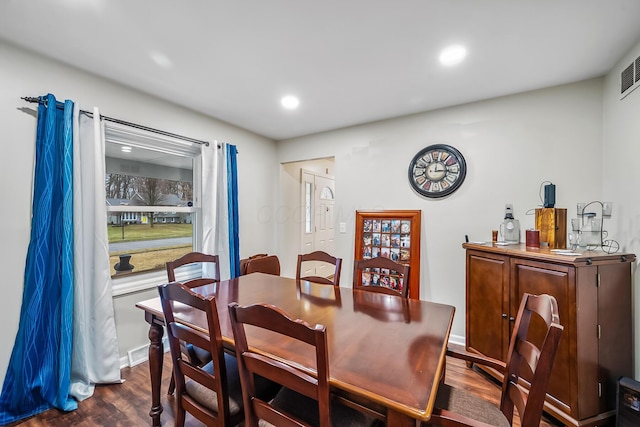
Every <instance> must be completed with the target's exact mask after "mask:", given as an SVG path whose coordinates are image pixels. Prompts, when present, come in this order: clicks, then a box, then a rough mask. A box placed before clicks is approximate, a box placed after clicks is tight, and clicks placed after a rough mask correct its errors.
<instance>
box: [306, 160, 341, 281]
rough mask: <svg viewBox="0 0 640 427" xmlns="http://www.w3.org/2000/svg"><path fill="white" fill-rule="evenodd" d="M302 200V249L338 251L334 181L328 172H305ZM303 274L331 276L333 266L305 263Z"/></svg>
mask: <svg viewBox="0 0 640 427" xmlns="http://www.w3.org/2000/svg"><path fill="white" fill-rule="evenodd" d="M301 192H302V196H303V197H302V200H303V212H304V213H305V221H303V222H304V226H303V230H302V232H303V233H302V234H303V235H302V251H303V253H309V252H313V251H324V252H327V253H329V254H333V253H334V252H335V227H334V225H335V218H334V209H335V180H334V178H333V177H331V176H329V175H322V174H316V173H312V172H308V171H304V170H303V171H302V189H301ZM302 268H303V274H304V275H311V276H320V277H329V276H331V275H332V274H333V273H334V269H333V266H332V265H329V264H326V263H321V262H305V263H304V264H303V266H302Z"/></svg>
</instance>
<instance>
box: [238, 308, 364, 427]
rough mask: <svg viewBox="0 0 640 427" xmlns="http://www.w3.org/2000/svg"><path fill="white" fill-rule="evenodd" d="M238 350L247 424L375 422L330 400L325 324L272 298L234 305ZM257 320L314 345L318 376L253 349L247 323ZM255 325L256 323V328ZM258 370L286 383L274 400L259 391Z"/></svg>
mask: <svg viewBox="0 0 640 427" xmlns="http://www.w3.org/2000/svg"><path fill="white" fill-rule="evenodd" d="M229 314H230V317H231V326H232V328H233V336H234V340H235V347H236V356H237V359H238V367H239V370H240V380H241V382H242V392H243V398H244V408H245V426H247V427H257V426H258V421H259V420H262V421H261V422H260V426H261V427H265V426H301V427H302V426H305V427H306V426H308V425H313V426H320V427H330V426H332V425H336V426H342V425H349V426H361V425H362V426H369V425H372V424H373V423H374V422H375V420H374V419H373V418H370V417H369V416H368V415H365V414H364V413H362V412H359V411H356V410H355V409H353V408H349V407H346V406H343V405H341V404H338V403H337V402H330V397H329V363H328V357H329V356H328V348H327V332H326V328H325V327H324V326H322V325H315V326H313V327H312V326H310V325H309V324H308V323H307V322H305V321H303V320H293V319H291V318H290V317H289V316H288V315H287V314H286V313H285V312H284V311H282V310H280V309H279V308H277V307H274V306H272V305H267V304H254V305H250V306H247V307H240V306H239V305H238V304H237V303H232V304H230V305H229ZM245 324H246V325H252V326H253V327H258V328H262V329H266V330H269V331H273V332H276V333H278V334H281V335H283V336H286V337H290V338H292V339H295V340H299V341H301V342H302V343H306V344H308V345H310V346H311V347H313V348H314V350H315V356H316V372H317V374H316V376H315V377H313V376H311V375H309V374H308V373H306V372H304V371H302V370H300V369H297V368H295V367H294V366H291V365H287V364H285V363H282V362H281V361H279V360H278V359H276V358H275V357H270V356H269V355H268V354H260V353H257V352H255V351H254V350H252V349H250V345H249V343H248V342H247V336H246V334H245V327H244V325H245ZM252 330H255V328H252ZM254 375H261V376H263V377H265V378H267V379H270V380H272V381H274V382H277V383H279V384H282V385H283V388H282V390H281V391H280V392H278V394H277V395H276V397H275V398H274V399H273V400H272V401H265V400H262V399H260V398H259V397H257V396H256V391H255V386H254V381H253V378H254Z"/></svg>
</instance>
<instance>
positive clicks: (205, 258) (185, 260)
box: [167, 252, 220, 288]
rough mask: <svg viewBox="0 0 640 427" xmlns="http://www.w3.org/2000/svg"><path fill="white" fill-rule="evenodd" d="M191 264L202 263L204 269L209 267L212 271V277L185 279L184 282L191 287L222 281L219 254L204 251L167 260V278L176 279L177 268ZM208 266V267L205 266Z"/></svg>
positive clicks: (173, 280)
mask: <svg viewBox="0 0 640 427" xmlns="http://www.w3.org/2000/svg"><path fill="white" fill-rule="evenodd" d="M189 264H201V266H202V267H203V271H204V270H205V269H207V270H208V271H212V272H213V274H212V275H211V276H212V277H208V278H198V279H193V280H189V281H188V282H187V281H184V282H183V284H184V285H187V286H189V287H191V288H195V287H198V286H203V285H208V284H210V283H213V282H214V281H215V282H218V281H220V259H219V258H218V255H209V254H203V253H202V252H189V253H188V254H186V255H183V256H181V257H180V258H178V259H175V260H173V261H169V262H167V278H168V279H169V282H175V281H176V274H175V270H176V269H177V268H179V267H183V266H186V265H189ZM205 266H206V267H205Z"/></svg>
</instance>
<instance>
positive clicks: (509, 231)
mask: <svg viewBox="0 0 640 427" xmlns="http://www.w3.org/2000/svg"><path fill="white" fill-rule="evenodd" d="M500 231H501V232H502V238H503V240H504V241H505V242H506V243H520V221H518V220H517V219H514V218H513V205H512V204H510V203H507V204H506V205H505V207H504V221H503V222H502V224H500Z"/></svg>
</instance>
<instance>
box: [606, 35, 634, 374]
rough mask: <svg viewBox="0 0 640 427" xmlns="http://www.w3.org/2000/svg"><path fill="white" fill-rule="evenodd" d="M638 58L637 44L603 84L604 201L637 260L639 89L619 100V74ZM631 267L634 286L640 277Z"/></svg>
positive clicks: (614, 230) (618, 236) (616, 233)
mask: <svg viewBox="0 0 640 427" xmlns="http://www.w3.org/2000/svg"><path fill="white" fill-rule="evenodd" d="M639 56H640V43H638V44H637V45H636V46H635V47H634V48H633V49H632V50H631V51H630V52H629V53H628V54H627V55H626V56H625V57H624V58H623V59H622V60H620V62H619V63H618V64H617V65H616V66H615V67H613V69H612V70H611V72H610V73H609V74H608V75H607V76H606V78H605V80H604V96H603V99H604V152H603V154H604V162H603V168H602V169H603V198H604V199H605V201H609V200H612V201H613V202H614V205H613V216H612V218H611V221H609V223H610V225H611V227H610V228H611V237H612V238H613V239H615V240H617V241H618V242H619V243H620V245H621V246H622V247H623V248H624V250H625V251H626V252H631V253H635V254H636V255H637V256H640V196H638V194H637V188H636V184H639V183H640V167H638V165H639V159H640V88H638V89H636V90H635V91H633V92H631V93H630V94H629V95H627V96H626V97H625V98H624V99H623V100H620V95H619V94H620V73H621V72H622V70H623V69H624V68H626V67H627V66H628V65H629V64H630V63H631V62H632V61H634V60H635V59H636V58H638V57H639ZM636 267H637V263H636V264H634V282H635V283H636V284H637V283H639V280H640V276H639V273H638V271H637V269H636ZM633 302H634V303H633V307H634V318H633V325H634V326H633V327H634V336H635V340H634V341H635V377H636V378H638V376H639V375H640V374H639V372H640V371H639V369H640V352H639V351H638V350H639V349H640V319H639V316H638V307H640V293H638V292H637V289H636V287H635V286H634V296H633Z"/></svg>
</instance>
